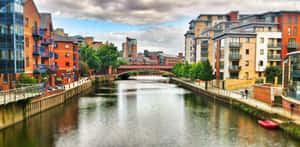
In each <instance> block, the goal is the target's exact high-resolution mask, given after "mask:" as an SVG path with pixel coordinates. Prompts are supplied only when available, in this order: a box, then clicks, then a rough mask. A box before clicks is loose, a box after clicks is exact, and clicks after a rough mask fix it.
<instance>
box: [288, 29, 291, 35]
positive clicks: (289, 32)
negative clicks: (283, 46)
mask: <svg viewBox="0 0 300 147" xmlns="http://www.w3.org/2000/svg"><path fill="white" fill-rule="evenodd" d="M288 35H289V36H291V27H289V28H288Z"/></svg>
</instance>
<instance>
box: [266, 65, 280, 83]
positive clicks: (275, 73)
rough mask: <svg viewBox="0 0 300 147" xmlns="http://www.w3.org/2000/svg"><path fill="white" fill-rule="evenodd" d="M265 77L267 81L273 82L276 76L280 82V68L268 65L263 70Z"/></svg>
mask: <svg viewBox="0 0 300 147" xmlns="http://www.w3.org/2000/svg"><path fill="white" fill-rule="evenodd" d="M265 77H266V78H267V82H268V83H273V84H274V82H275V77H278V83H282V69H280V68H279V67H278V66H269V67H267V68H266V70H265Z"/></svg>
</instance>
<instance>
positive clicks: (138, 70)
mask: <svg viewBox="0 0 300 147" xmlns="http://www.w3.org/2000/svg"><path fill="white" fill-rule="evenodd" d="M136 71H137V72H145V71H155V72H159V73H168V74H171V75H174V74H173V73H172V72H170V71H167V70H159V69H151V70H147V69H132V70H126V71H123V72H120V73H118V74H117V76H121V75H124V74H128V73H130V72H136Z"/></svg>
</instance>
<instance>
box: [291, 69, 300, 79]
mask: <svg viewBox="0 0 300 147" xmlns="http://www.w3.org/2000/svg"><path fill="white" fill-rule="evenodd" d="M292 75H293V77H297V78H300V70H298V69H297V70H293V72H292Z"/></svg>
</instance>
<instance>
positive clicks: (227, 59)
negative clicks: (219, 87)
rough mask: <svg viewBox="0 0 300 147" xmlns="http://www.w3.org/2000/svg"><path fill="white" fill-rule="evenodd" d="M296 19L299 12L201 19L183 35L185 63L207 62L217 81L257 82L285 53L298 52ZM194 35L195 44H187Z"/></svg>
mask: <svg viewBox="0 0 300 147" xmlns="http://www.w3.org/2000/svg"><path fill="white" fill-rule="evenodd" d="M299 15H300V12H298V11H277V12H266V13H262V14H254V15H240V14H238V12H231V13H229V14H228V15H224V16H222V15H219V16H218V15H215V16H214V15H213V14H211V15H200V16H199V17H198V18H197V19H196V20H193V21H191V22H190V27H189V30H188V32H187V34H189V35H187V34H185V37H186V38H185V39H186V43H185V45H186V49H185V53H186V61H188V62H189V61H196V62H199V61H204V60H207V59H208V60H209V61H210V63H211V64H212V66H213V67H214V69H215V71H216V77H217V79H218V80H227V79H242V80H247V79H260V78H262V77H264V71H265V69H266V68H267V67H268V66H271V65H273V66H282V62H283V60H284V59H285V58H286V56H287V53H288V52H292V51H295V50H297V49H300V47H299V42H300V38H299V37H300V36H299V29H300V28H298V27H299V24H300V22H299V20H298V17H299ZM201 16H202V17H201ZM208 20H210V21H208ZM218 20H219V21H218ZM197 23H198V24H197ZM201 23H202V25H201ZM203 24H205V25H203ZM193 33H194V37H193V39H194V41H189V44H188V43H187V40H191V38H192V37H191V36H192V34H193ZM191 46H192V48H191ZM195 57H196V60H195ZM189 63H191V62H189Z"/></svg>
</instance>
